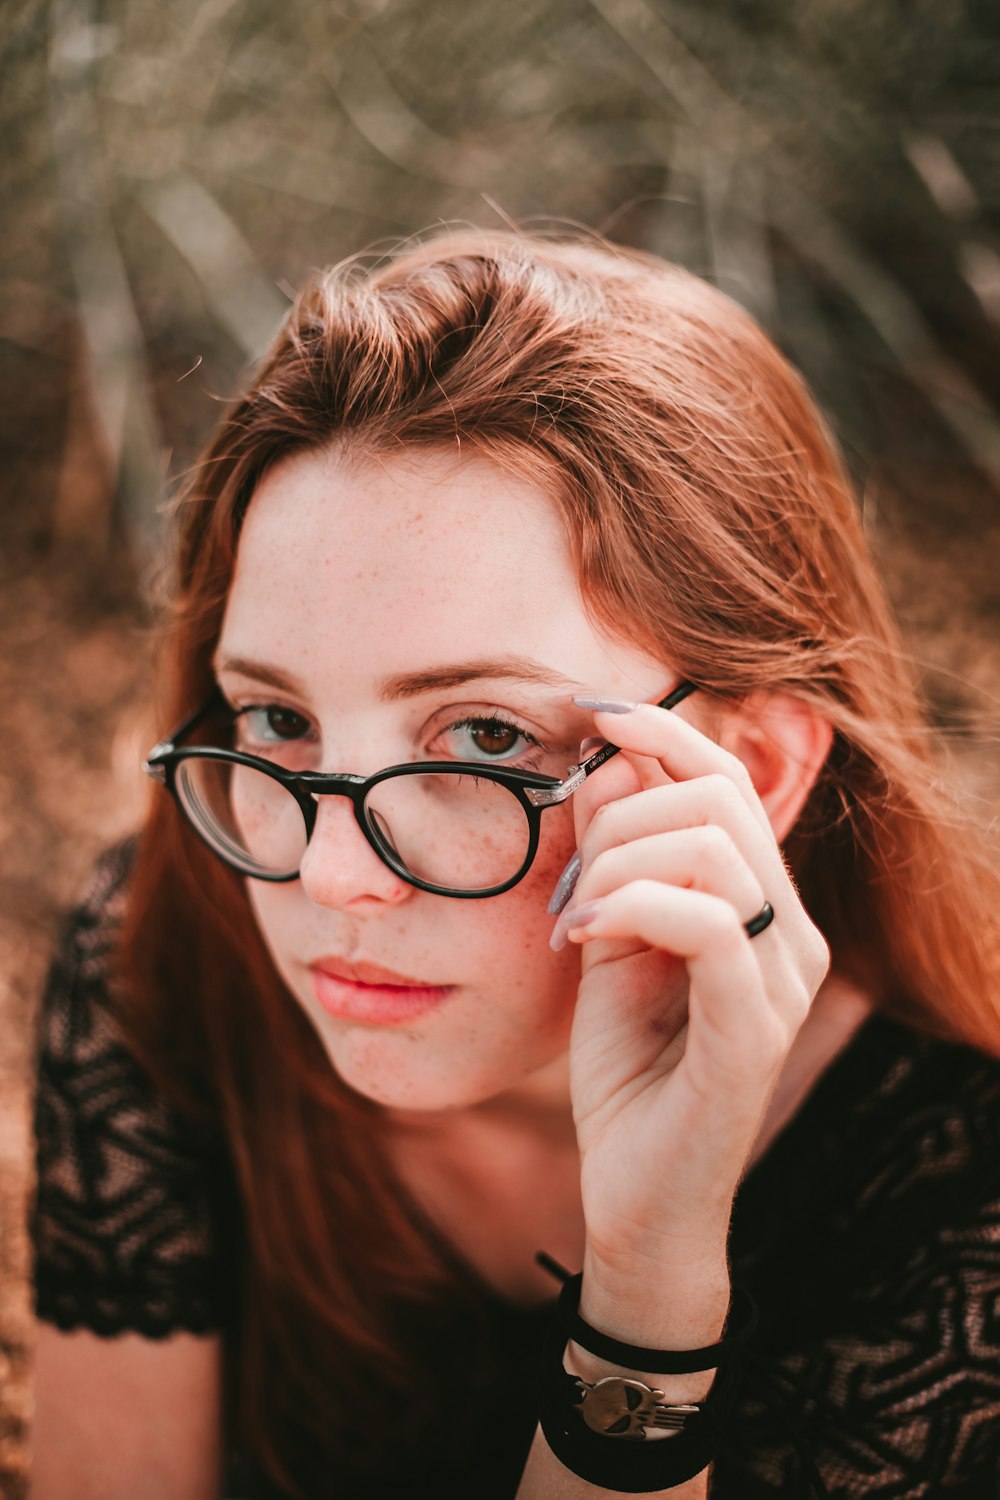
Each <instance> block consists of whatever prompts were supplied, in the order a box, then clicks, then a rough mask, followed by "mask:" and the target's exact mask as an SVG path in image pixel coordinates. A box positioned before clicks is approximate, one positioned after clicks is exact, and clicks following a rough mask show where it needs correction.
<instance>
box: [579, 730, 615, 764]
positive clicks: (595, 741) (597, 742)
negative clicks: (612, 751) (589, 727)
mask: <svg viewBox="0 0 1000 1500" xmlns="http://www.w3.org/2000/svg"><path fill="white" fill-rule="evenodd" d="M607 743H608V742H607V740H602V739H601V736H600V735H599V734H591V735H588V737H587V738H586V739H585V740H581V741H580V749H579V750H578V751H577V754H578V756H579V758H580V760H581V761H585V760H586V759H587V756H588V755H593V753H594V751H595V750H603V748H604V746H605V745H606V744H607Z"/></svg>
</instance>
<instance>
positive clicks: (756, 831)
mask: <svg viewBox="0 0 1000 1500" xmlns="http://www.w3.org/2000/svg"><path fill="white" fill-rule="evenodd" d="M616 759H620V757H616ZM602 769H603V767H602ZM581 790H582V788H581ZM577 795H579V794H577ZM711 826H714V827H717V828H719V829H721V830H722V831H723V832H724V833H725V834H726V835H728V837H729V839H730V840H731V841H732V843H733V844H734V845H735V848H736V850H737V851H738V853H739V854H740V856H741V857H742V859H743V861H744V862H745V864H746V865H748V866H749V868H750V870H752V871H753V873H754V875H755V876H756V878H757V880H758V881H759V883H760V886H761V889H762V891H763V893H764V898H765V899H766V900H768V901H770V903H771V905H772V906H773V907H774V909H775V912H776V913H777V914H778V915H781V914H782V911H783V910H791V908H792V906H793V904H794V906H795V907H797V906H798V899H797V897H796V896H795V892H794V890H793V888H792V884H791V881H790V879H789V875H788V871H787V869H786V867H785V863H784V860H783V859H782V857H781V851H780V849H779V848H778V845H777V843H776V842H775V839H774V835H773V834H772V832H771V829H770V826H768V828H767V830H766V831H765V830H764V829H763V828H761V826H760V824H759V823H758V821H757V819H756V818H755V817H754V815H753V812H752V810H751V809H750V807H748V806H747V803H746V801H745V799H744V798H743V797H742V796H741V795H740V793H739V791H738V789H737V788H736V787H735V786H734V785H733V783H732V781H731V780H730V779H729V778H728V777H726V776H722V775H718V774H715V775H709V776H699V777H697V778H696V779H695V780H693V781H678V782H673V783H670V784H669V785H666V786H660V787H651V788H650V789H649V790H647V791H639V792H635V793H633V795H632V796H630V797H625V798H621V799H619V800H617V801H615V802H612V803H606V804H604V805H602V806H601V807H600V808H599V809H597V811H596V812H595V814H594V816H593V818H592V819H591V821H590V823H589V825H588V827H587V829H586V832H585V833H584V835H583V841H582V843H581V845H580V853H581V857H582V862H583V868H584V869H585V870H586V869H588V868H589V867H590V866H591V865H592V864H593V863H594V861H595V860H596V859H597V857H598V855H599V854H601V853H603V852H604V851H605V850H606V849H613V848H615V847H616V846H619V845H631V844H632V843H633V842H634V841H635V840H637V839H642V838H646V837H650V836H652V835H653V834H657V833H667V832H670V831H672V830H676V829H681V828H698V827H711ZM581 878H582V877H581Z"/></svg>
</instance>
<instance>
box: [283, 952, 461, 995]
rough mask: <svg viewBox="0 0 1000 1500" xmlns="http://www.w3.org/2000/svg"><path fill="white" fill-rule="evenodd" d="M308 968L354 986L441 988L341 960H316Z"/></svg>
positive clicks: (369, 965) (373, 967) (422, 981)
mask: <svg viewBox="0 0 1000 1500" xmlns="http://www.w3.org/2000/svg"><path fill="white" fill-rule="evenodd" d="M309 967H310V968H311V969H313V970H315V971H317V972H318V973H320V974H332V975H333V977H334V978H335V979H350V980H351V981H352V982H353V983H354V984H376V985H382V986H385V985H388V986H390V988H394V989H395V988H406V989H409V988H412V989H439V988H441V986H439V985H429V984H427V983H426V981H424V980H421V979H411V978H410V977H409V976H408V975H406V974H395V973H394V972H393V971H392V969H383V968H381V967H380V966H379V965H378V964H364V963H360V964H349V963H348V962H347V961H346V960H345V959H342V958H317V959H315V960H314V961H313V962H312V963H311V964H310V965H309Z"/></svg>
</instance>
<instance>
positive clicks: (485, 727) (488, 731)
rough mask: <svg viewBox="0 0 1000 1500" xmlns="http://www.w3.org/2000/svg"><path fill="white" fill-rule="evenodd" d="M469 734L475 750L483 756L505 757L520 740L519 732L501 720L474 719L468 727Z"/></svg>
mask: <svg viewBox="0 0 1000 1500" xmlns="http://www.w3.org/2000/svg"><path fill="white" fill-rule="evenodd" d="M469 733H470V736H471V738H472V739H473V740H474V741H475V745H476V749H477V750H481V751H482V752H483V753H484V754H485V755H507V754H509V753H510V751H511V750H513V748H514V746H515V745H516V743H517V741H518V740H519V739H521V738H522V735H521V731H520V730H519V729H516V728H515V727H514V725H513V724H505V723H504V721H503V719H475V720H473V721H472V723H471V724H470V725H469Z"/></svg>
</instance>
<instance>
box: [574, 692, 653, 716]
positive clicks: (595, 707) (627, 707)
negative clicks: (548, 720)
mask: <svg viewBox="0 0 1000 1500" xmlns="http://www.w3.org/2000/svg"><path fill="white" fill-rule="evenodd" d="M573 702H574V703H575V704H576V706H577V708H589V709H591V710H592V711H593V712H594V713H598V714H630V713H632V711H633V709H636V708H638V707H639V705H638V703H629V702H627V701H626V699H624V698H585V697H583V696H582V695H579V696H574V698H573Z"/></svg>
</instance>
